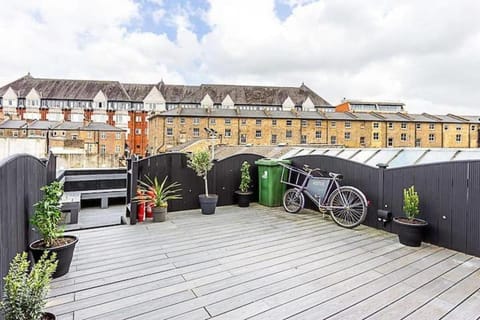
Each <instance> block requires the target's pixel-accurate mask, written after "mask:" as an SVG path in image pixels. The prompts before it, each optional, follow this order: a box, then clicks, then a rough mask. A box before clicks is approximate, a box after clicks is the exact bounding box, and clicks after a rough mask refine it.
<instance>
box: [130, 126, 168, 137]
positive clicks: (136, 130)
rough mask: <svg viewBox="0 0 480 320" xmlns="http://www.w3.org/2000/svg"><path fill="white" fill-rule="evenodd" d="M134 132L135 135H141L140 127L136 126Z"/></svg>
mask: <svg viewBox="0 0 480 320" xmlns="http://www.w3.org/2000/svg"><path fill="white" fill-rule="evenodd" d="M170 129H172V128H170ZM135 134H136V135H137V136H139V135H141V134H142V129H138V128H137V129H135Z"/></svg>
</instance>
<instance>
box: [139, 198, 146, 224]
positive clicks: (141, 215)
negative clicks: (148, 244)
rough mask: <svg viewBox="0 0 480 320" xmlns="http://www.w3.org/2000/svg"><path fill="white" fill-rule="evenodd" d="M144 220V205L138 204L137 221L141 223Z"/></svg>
mask: <svg viewBox="0 0 480 320" xmlns="http://www.w3.org/2000/svg"><path fill="white" fill-rule="evenodd" d="M143 220H145V204H144V203H139V204H138V206H137V221H138V222H143Z"/></svg>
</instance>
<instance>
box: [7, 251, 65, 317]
mask: <svg viewBox="0 0 480 320" xmlns="http://www.w3.org/2000/svg"><path fill="white" fill-rule="evenodd" d="M56 267H57V261H56V255H55V253H53V254H51V255H48V253H47V252H45V253H44V254H43V255H42V257H41V258H40V260H39V261H38V262H37V263H35V265H34V266H33V267H32V268H31V270H30V271H29V269H30V263H29V262H28V260H27V253H26V252H23V253H21V254H20V253H19V254H17V255H16V256H15V258H13V260H12V262H11V263H10V269H9V271H8V274H7V275H6V276H5V278H4V280H5V287H4V289H5V290H4V297H3V299H2V302H1V303H0V309H1V310H2V312H3V315H4V316H5V320H39V319H40V320H52V319H53V320H55V319H56V317H55V315H53V314H51V313H48V312H44V311H43V309H44V308H45V303H46V300H45V298H46V296H47V293H48V289H49V286H50V281H51V279H52V278H51V277H52V273H53V272H54V271H55V268H56Z"/></svg>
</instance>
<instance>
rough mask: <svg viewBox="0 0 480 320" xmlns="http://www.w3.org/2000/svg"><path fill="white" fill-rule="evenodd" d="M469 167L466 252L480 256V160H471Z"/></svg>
mask: <svg viewBox="0 0 480 320" xmlns="http://www.w3.org/2000/svg"><path fill="white" fill-rule="evenodd" d="M468 169H469V170H468V173H469V179H468V195H467V198H468V200H467V208H468V210H467V214H466V225H467V227H466V238H467V249H466V251H465V252H468V253H470V254H474V255H476V256H480V162H470V163H469V167H468Z"/></svg>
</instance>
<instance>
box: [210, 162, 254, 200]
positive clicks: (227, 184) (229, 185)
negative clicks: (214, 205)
mask: <svg viewBox="0 0 480 320" xmlns="http://www.w3.org/2000/svg"><path fill="white" fill-rule="evenodd" d="M261 158H263V157H261V156H259V155H256V154H238V155H234V156H232V157H229V158H226V159H223V160H221V161H218V162H217V163H216V164H215V166H214V168H215V174H214V175H213V176H214V177H213V178H214V179H215V180H216V183H215V184H216V193H217V194H218V205H219V206H224V205H229V204H233V203H236V202H237V199H236V196H235V191H236V190H238V187H239V186H240V177H241V173H240V168H241V166H242V163H243V162H244V161H247V162H248V163H250V177H251V178H252V181H251V183H250V187H251V190H252V191H253V196H252V199H251V200H252V201H253V202H255V201H258V168H257V166H256V165H255V161H257V160H258V159H261Z"/></svg>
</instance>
